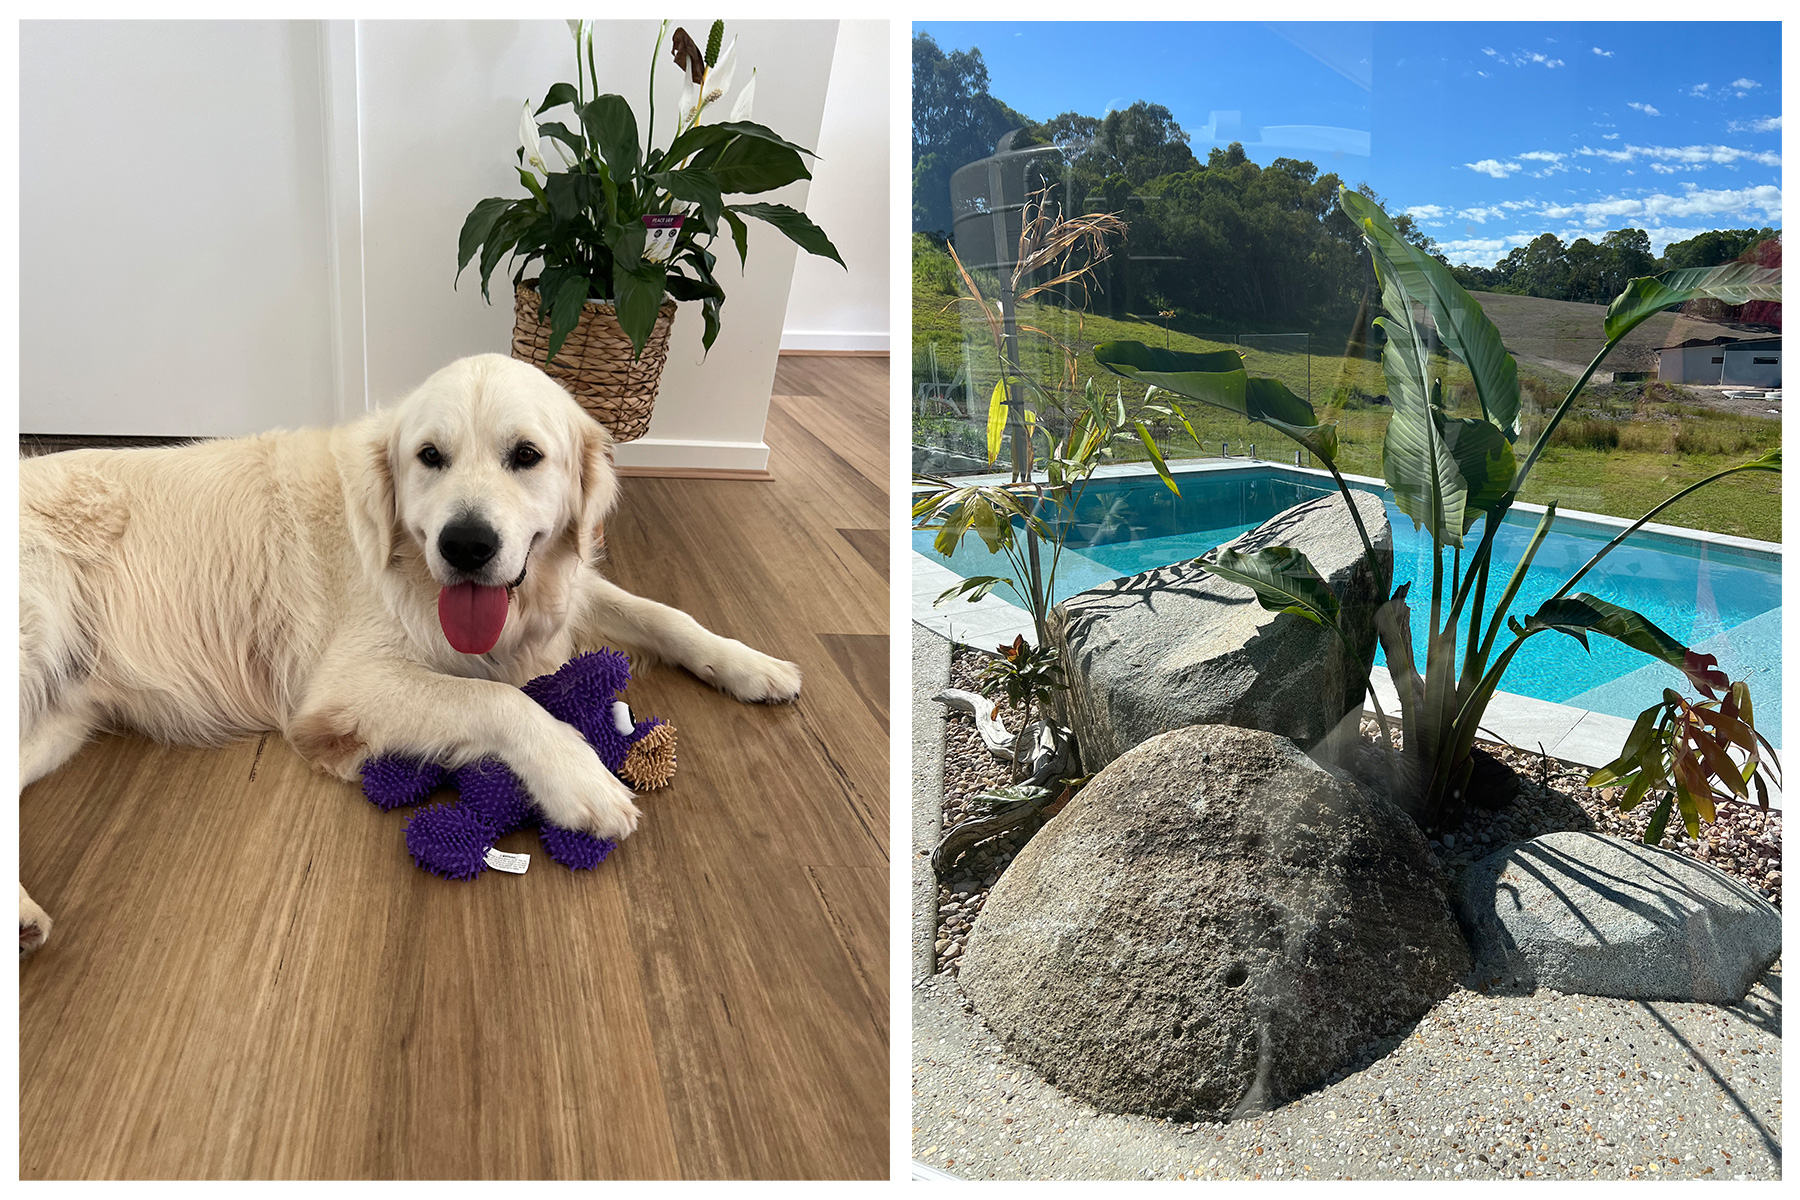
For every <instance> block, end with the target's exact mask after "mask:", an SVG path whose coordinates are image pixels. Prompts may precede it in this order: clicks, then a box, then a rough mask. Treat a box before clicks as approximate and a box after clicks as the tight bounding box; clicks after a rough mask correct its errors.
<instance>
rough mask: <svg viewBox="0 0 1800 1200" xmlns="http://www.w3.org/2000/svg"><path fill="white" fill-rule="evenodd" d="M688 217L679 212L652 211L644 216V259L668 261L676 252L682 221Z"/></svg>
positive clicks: (646, 260)
mask: <svg viewBox="0 0 1800 1200" xmlns="http://www.w3.org/2000/svg"><path fill="white" fill-rule="evenodd" d="M686 219H687V218H685V217H682V216H680V215H677V214H669V215H666V216H665V215H662V214H657V213H652V214H650V215H649V216H646V217H645V218H644V261H645V262H653V263H660V262H668V261H669V255H671V254H673V253H675V239H676V238H677V237H678V236H680V234H681V223H682V221H684V220H686Z"/></svg>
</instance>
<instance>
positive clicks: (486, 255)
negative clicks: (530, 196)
mask: <svg viewBox="0 0 1800 1200" xmlns="http://www.w3.org/2000/svg"><path fill="white" fill-rule="evenodd" d="M537 215H538V214H536V213H533V212H532V211H530V210H529V209H528V208H527V207H526V206H525V205H523V204H520V205H517V206H515V207H514V208H512V209H510V210H509V211H507V212H506V213H503V214H502V215H501V216H500V218H499V219H498V220H496V221H495V222H494V227H493V228H492V229H490V230H489V231H488V235H487V239H486V240H485V241H483V242H482V245H481V262H480V264H479V265H478V267H477V270H478V271H479V272H480V274H481V294H482V295H483V296H484V297H486V296H487V294H488V280H490V279H491V278H493V274H494V268H495V267H496V266H498V265H499V264H500V259H501V257H502V256H504V255H505V254H506V252H507V251H508V250H511V249H512V248H513V245H514V244H515V243H516V242H518V240H519V237H520V235H522V234H523V233H524V232H525V230H526V229H527V228H528V227H529V226H530V225H531V223H532V222H533V221H534V220H535V219H536V218H537Z"/></svg>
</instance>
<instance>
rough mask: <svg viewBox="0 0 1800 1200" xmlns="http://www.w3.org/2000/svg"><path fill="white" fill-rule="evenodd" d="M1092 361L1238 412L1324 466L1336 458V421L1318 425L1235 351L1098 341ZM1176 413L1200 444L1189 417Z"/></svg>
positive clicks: (1305, 407) (1302, 405)
mask: <svg viewBox="0 0 1800 1200" xmlns="http://www.w3.org/2000/svg"><path fill="white" fill-rule="evenodd" d="M1094 359H1095V361H1097V362H1098V363H1099V364H1100V365H1101V366H1102V367H1105V368H1106V369H1107V370H1108V371H1110V372H1112V373H1113V374H1114V375H1119V376H1122V377H1123V378H1126V379H1131V380H1135V381H1136V382H1138V383H1142V384H1146V385H1148V386H1151V387H1156V388H1160V389H1162V390H1163V391H1167V392H1173V393H1175V394H1176V395H1178V396H1185V397H1187V398H1188V399H1190V400H1198V401H1199V402H1200V403H1202V404H1209V405H1211V406H1212V407H1214V408H1222V409H1224V410H1226V411H1227V412H1234V413H1237V414H1238V415H1239V416H1242V417H1247V418H1249V419H1250V420H1252V421H1257V422H1260V423H1262V424H1264V425H1267V426H1269V427H1270V428H1272V429H1276V430H1279V431H1280V432H1282V433H1284V434H1286V435H1287V436H1288V437H1291V438H1293V439H1294V440H1295V441H1296V442H1299V443H1300V444H1301V445H1302V446H1305V447H1306V448H1307V449H1308V450H1310V451H1312V453H1313V454H1315V455H1317V456H1318V457H1319V458H1320V459H1322V460H1324V461H1326V462H1335V461H1336V459H1337V427H1336V423H1335V422H1328V423H1326V424H1324V425H1320V424H1318V423H1317V422H1318V417H1317V416H1316V415H1315V414H1314V413H1313V408H1312V405H1310V404H1308V403H1307V402H1306V401H1305V400H1302V399H1301V398H1300V397H1299V396H1296V395H1294V393H1293V392H1292V391H1290V390H1288V387H1287V385H1286V384H1284V383H1282V382H1281V381H1280V380H1279V379H1262V378H1257V379H1252V378H1250V376H1249V374H1248V373H1247V372H1245V370H1244V360H1243V358H1242V356H1240V355H1239V354H1238V352H1237V351H1235V350H1213V351H1208V352H1206V353H1203V354H1197V353H1194V352H1192V351H1186V350H1164V349H1161V348H1159V347H1155V346H1146V345H1145V344H1144V343H1142V342H1128V341H1119V342H1102V343H1100V344H1099V345H1097V346H1095V347H1094ZM1176 412H1177V413H1178V414H1179V415H1180V417H1181V423H1182V424H1183V425H1184V426H1186V427H1187V430H1188V436H1190V437H1193V438H1194V440H1195V441H1196V442H1198V441H1199V440H1200V439H1199V438H1198V437H1197V436H1195V435H1194V429H1193V426H1192V425H1191V424H1189V422H1188V419H1187V414H1185V413H1182V412H1181V411H1180V410H1179V409H1177V410H1176Z"/></svg>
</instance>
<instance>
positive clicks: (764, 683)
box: [700, 641, 800, 704]
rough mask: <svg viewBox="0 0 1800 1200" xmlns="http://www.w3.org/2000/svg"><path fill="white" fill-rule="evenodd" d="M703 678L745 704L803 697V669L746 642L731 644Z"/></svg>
mask: <svg viewBox="0 0 1800 1200" xmlns="http://www.w3.org/2000/svg"><path fill="white" fill-rule="evenodd" d="M700 676H701V678H703V679H705V680H706V681H707V682H708V683H711V684H712V685H713V686H714V687H716V688H718V689H719V690H720V691H721V692H724V693H725V694H726V695H727V696H730V697H732V698H733V699H735V700H742V701H743V702H744V703H745V704H780V703H782V702H784V701H788V700H792V699H794V698H795V697H796V696H798V695H799V694H800V668H799V667H797V666H795V665H794V664H793V663H791V662H783V661H782V660H781V659H779V658H771V657H769V656H768V655H767V654H764V653H762V652H761V651H758V650H752V649H751V648H750V647H748V646H746V645H744V643H742V642H736V641H727V642H726V643H725V644H724V645H723V646H722V647H720V650H719V653H718V654H717V655H716V656H715V657H714V658H713V660H712V661H711V662H709V663H707V664H706V665H705V666H704V667H703V668H702V669H701V671H700Z"/></svg>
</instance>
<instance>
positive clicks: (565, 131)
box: [538, 109, 587, 158]
mask: <svg viewBox="0 0 1800 1200" xmlns="http://www.w3.org/2000/svg"><path fill="white" fill-rule="evenodd" d="M538 111H539V112H542V111H543V110H542V109H539V110H538ZM538 132H539V133H540V134H542V135H543V136H545V137H553V138H555V139H556V140H557V141H559V142H561V143H562V144H563V145H565V146H567V147H568V148H569V149H571V150H573V151H574V152H575V154H576V157H578V158H583V157H586V155H587V142H586V141H585V140H584V139H583V138H582V136H581V135H580V134H579V133H575V132H574V131H572V130H571V129H570V128H569V127H568V126H567V125H564V124H563V123H562V122H561V121H545V122H544V123H543V124H542V125H539V126H538Z"/></svg>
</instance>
